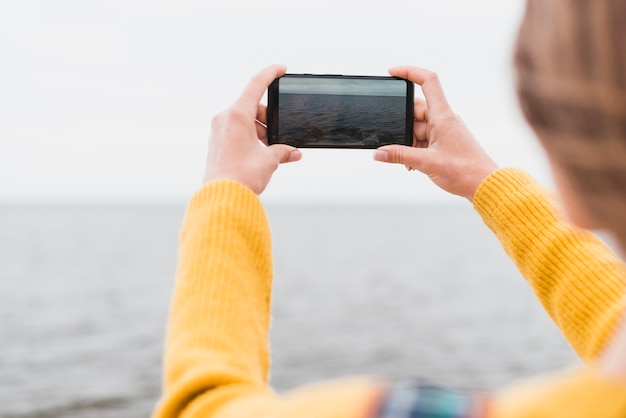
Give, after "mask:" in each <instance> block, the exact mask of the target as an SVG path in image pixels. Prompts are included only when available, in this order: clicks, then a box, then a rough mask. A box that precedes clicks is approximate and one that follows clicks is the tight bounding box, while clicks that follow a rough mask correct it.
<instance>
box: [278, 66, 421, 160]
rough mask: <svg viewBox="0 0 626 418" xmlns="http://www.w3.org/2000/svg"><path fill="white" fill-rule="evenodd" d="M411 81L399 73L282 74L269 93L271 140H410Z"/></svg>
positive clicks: (371, 144) (324, 143) (362, 144)
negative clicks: (360, 74) (388, 75)
mask: <svg viewBox="0 0 626 418" xmlns="http://www.w3.org/2000/svg"><path fill="white" fill-rule="evenodd" d="M413 90H414V88H413V83H412V82H410V81H408V80H405V79H402V78H397V77H386V76H357V75H329V74H285V75H284V76H282V77H280V78H277V79H276V80H274V81H273V82H272V84H271V85H270V86H269V87H268V91H267V139H268V143H269V144H289V145H292V146H294V147H298V148H378V147H380V146H382V145H389V144H402V145H409V146H410V145H412V144H413Z"/></svg>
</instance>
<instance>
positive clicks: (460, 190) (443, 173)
mask: <svg viewBox="0 0 626 418" xmlns="http://www.w3.org/2000/svg"><path fill="white" fill-rule="evenodd" d="M389 74H391V75H392V76H396V77H401V78H405V79H408V80H410V81H412V82H414V83H416V84H418V85H420V86H421V88H422V91H423V93H424V97H425V99H426V100H422V99H416V100H415V123H414V134H413V147H407V146H404V145H386V146H383V147H380V148H378V149H377V150H376V153H375V154H374V159H376V160H377V161H383V162H388V163H396V164H404V165H405V166H406V167H407V168H408V169H409V170H413V169H415V170H419V171H421V172H422V173H424V174H426V175H427V176H428V177H430V179H431V180H432V181H433V182H434V183H435V184H436V185H437V186H439V187H441V188H442V189H443V190H445V191H447V192H449V193H452V194H456V195H459V196H462V197H465V198H466V199H468V200H469V201H470V202H471V201H472V200H473V198H474V193H476V190H477V189H478V186H479V185H480V183H482V181H483V180H484V179H485V178H487V176H489V174H491V173H493V172H494V171H496V170H497V169H498V165H497V164H496V163H495V162H494V161H493V160H492V159H491V157H489V155H487V153H486V152H485V150H483V148H482V147H481V146H480V144H479V143H478V142H477V141H476V139H475V138H474V137H473V136H472V134H471V133H470V132H469V130H468V129H467V127H466V126H465V124H464V123H463V121H461V119H460V118H459V117H458V116H457V115H455V114H454V112H453V111H452V109H451V108H450V105H449V104H448V102H447V100H446V97H445V95H444V92H443V89H442V88H441V84H440V83H439V78H438V77H437V75H436V74H435V73H433V72H431V71H427V70H424V69H422V68H418V67H409V66H405V67H396V68H392V69H390V70H389Z"/></svg>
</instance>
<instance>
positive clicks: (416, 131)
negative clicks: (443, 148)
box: [413, 122, 428, 146]
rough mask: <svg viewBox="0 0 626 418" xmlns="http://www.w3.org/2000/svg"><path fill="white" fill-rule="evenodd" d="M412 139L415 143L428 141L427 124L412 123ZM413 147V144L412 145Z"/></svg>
mask: <svg viewBox="0 0 626 418" xmlns="http://www.w3.org/2000/svg"><path fill="white" fill-rule="evenodd" d="M413 137H414V138H415V140H416V141H428V123H427V122H414V123H413ZM413 146H415V144H413Z"/></svg>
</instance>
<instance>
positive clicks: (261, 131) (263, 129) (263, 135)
mask: <svg viewBox="0 0 626 418" xmlns="http://www.w3.org/2000/svg"><path fill="white" fill-rule="evenodd" d="M255 122H256V123H255V124H254V125H255V127H256V136H257V138H259V141H261V142H263V143H264V144H265V145H267V126H265V124H263V123H262V122H259V121H258V120H256V119H255Z"/></svg>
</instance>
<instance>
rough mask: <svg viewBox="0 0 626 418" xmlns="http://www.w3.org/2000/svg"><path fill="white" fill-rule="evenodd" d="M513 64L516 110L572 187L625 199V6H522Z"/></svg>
mask: <svg viewBox="0 0 626 418" xmlns="http://www.w3.org/2000/svg"><path fill="white" fill-rule="evenodd" d="M514 60H515V69H516V73H517V92H518V97H519V100H520V104H521V107H522V111H523V113H524V115H525V117H526V119H527V120H528V121H529V123H530V124H531V126H532V127H533V128H534V129H535V131H536V132H537V134H538V136H539V137H540V139H541V140H542V142H543V144H544V146H546V148H547V149H548V150H549V151H550V150H551V148H553V150H556V153H557V154H558V155H557V158H560V157H563V159H564V161H566V163H565V164H563V166H564V168H565V169H566V170H567V171H568V173H569V174H571V178H572V181H573V182H575V184H576V185H577V186H579V189H580V190H581V191H593V192H594V194H596V195H599V194H602V193H604V192H612V193H615V192H620V194H624V196H626V1H624V0H528V2H527V6H526V13H525V16H524V19H523V21H522V24H521V26H520V30H519V35H518V39H517V47H516V50H515V57H514ZM555 147H557V148H555ZM552 154H554V153H552Z"/></svg>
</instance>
